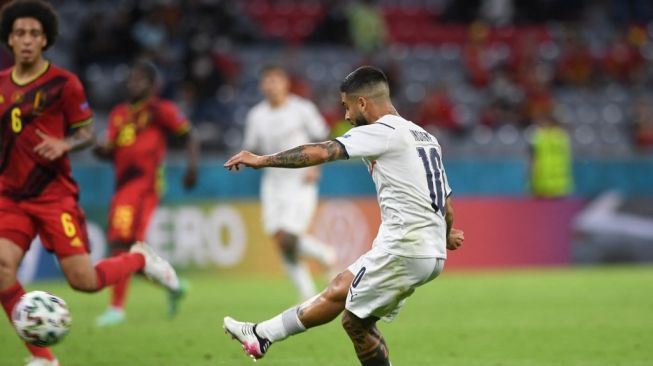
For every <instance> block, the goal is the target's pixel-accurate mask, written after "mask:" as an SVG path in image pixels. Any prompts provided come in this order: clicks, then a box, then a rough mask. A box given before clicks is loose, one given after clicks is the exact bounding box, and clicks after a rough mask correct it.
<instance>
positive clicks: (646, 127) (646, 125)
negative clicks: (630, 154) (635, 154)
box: [633, 97, 653, 152]
mask: <svg viewBox="0 0 653 366" xmlns="http://www.w3.org/2000/svg"><path fill="white" fill-rule="evenodd" d="M633 112H634V113H633V114H634V115H633V133H634V136H633V137H634V142H635V147H636V148H637V150H639V151H640V152H651V151H653V106H652V104H651V100H650V99H649V98H646V97H640V98H638V99H637V101H636V102H635V105H634V111H633Z"/></svg>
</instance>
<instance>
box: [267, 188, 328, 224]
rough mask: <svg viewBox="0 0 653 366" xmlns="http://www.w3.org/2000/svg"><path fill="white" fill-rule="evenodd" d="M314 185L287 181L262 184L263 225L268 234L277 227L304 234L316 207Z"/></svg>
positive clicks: (316, 199) (316, 198) (316, 197)
mask: <svg viewBox="0 0 653 366" xmlns="http://www.w3.org/2000/svg"><path fill="white" fill-rule="evenodd" d="M317 192H318V188H317V185H316V184H304V183H300V182H298V183H295V184H288V183H283V182H279V181H277V180H263V182H262V183H261V204H262V210H263V228H264V229H265V232H266V233H267V234H268V235H273V234H274V233H276V232H277V231H279V230H284V231H286V232H289V233H291V234H295V235H300V234H302V233H304V232H305V231H306V230H307V229H308V226H309V225H310V224H311V220H312V219H313V214H314V213H315V208H316V207H317V201H318V196H317Z"/></svg>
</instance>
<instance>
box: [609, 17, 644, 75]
mask: <svg viewBox="0 0 653 366" xmlns="http://www.w3.org/2000/svg"><path fill="white" fill-rule="evenodd" d="M638 33H639V28H638V27H630V29H629V30H627V31H626V32H623V33H620V34H618V35H617V36H616V37H615V40H614V41H613V42H611V43H610V45H609V47H608V49H607V51H606V53H605V56H604V57H603V59H602V60H601V61H602V67H603V70H604V71H605V74H606V75H607V76H609V77H610V78H612V79H613V80H616V81H619V82H622V83H626V84H636V83H638V82H639V81H641V80H642V79H643V75H644V66H645V62H644V57H643V56H642V53H641V52H640V50H639V46H640V45H641V44H642V43H643V42H642V37H640V36H638V35H637V34H638ZM644 40H645V38H644Z"/></svg>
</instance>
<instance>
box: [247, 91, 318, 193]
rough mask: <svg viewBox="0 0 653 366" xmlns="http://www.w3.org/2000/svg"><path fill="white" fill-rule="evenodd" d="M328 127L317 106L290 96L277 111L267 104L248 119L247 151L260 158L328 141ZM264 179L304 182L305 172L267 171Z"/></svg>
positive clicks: (251, 113) (271, 169)
mask: <svg viewBox="0 0 653 366" xmlns="http://www.w3.org/2000/svg"><path fill="white" fill-rule="evenodd" d="M328 134H329V130H328V127H327V125H326V122H325V121H324V118H323V117H322V115H320V112H319V111H318V110H317V108H316V107H315V105H314V104H313V103H312V102H310V101H309V100H307V99H304V98H301V97H298V96H296V95H290V96H289V97H288V99H287V100H286V102H285V103H284V104H283V105H281V106H279V107H276V108H273V107H272V105H270V103H268V102H267V101H266V100H263V101H261V102H259V103H258V104H256V105H255V106H254V107H253V108H252V109H251V110H250V112H249V114H248V115H247V121H246V125H245V139H244V142H243V147H244V149H245V150H250V151H253V152H255V153H258V154H273V153H276V152H279V151H283V150H288V149H290V148H293V147H296V146H299V145H303V144H307V143H310V142H313V141H317V140H323V139H325V138H326V137H327V136H328ZM263 174H264V179H275V180H276V179H280V180H285V181H289V180H293V179H295V180H302V179H303V177H304V174H305V172H304V169H280V168H269V169H265V170H264V172H263Z"/></svg>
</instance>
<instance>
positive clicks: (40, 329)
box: [11, 291, 72, 347]
mask: <svg viewBox="0 0 653 366" xmlns="http://www.w3.org/2000/svg"><path fill="white" fill-rule="evenodd" d="M11 320H12V322H13V324H14V327H15V328H16V331H17V332H18V335H19V336H20V337H21V338H22V339H23V340H25V341H26V342H28V343H31V344H33V345H35V346H40V347H45V346H51V345H53V344H55V343H57V342H59V341H61V340H62V339H63V338H64V337H65V336H66V334H68V331H69V330H70V324H71V322H72V318H71V317H70V311H68V307H67V306H66V303H65V302H64V301H63V300H62V299H61V298H60V297H57V296H55V295H52V294H50V293H47V292H45V291H32V292H28V293H26V294H25V295H23V296H22V297H21V298H20V300H18V303H17V304H16V306H15V307H14V310H13V312H12V316H11Z"/></svg>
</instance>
